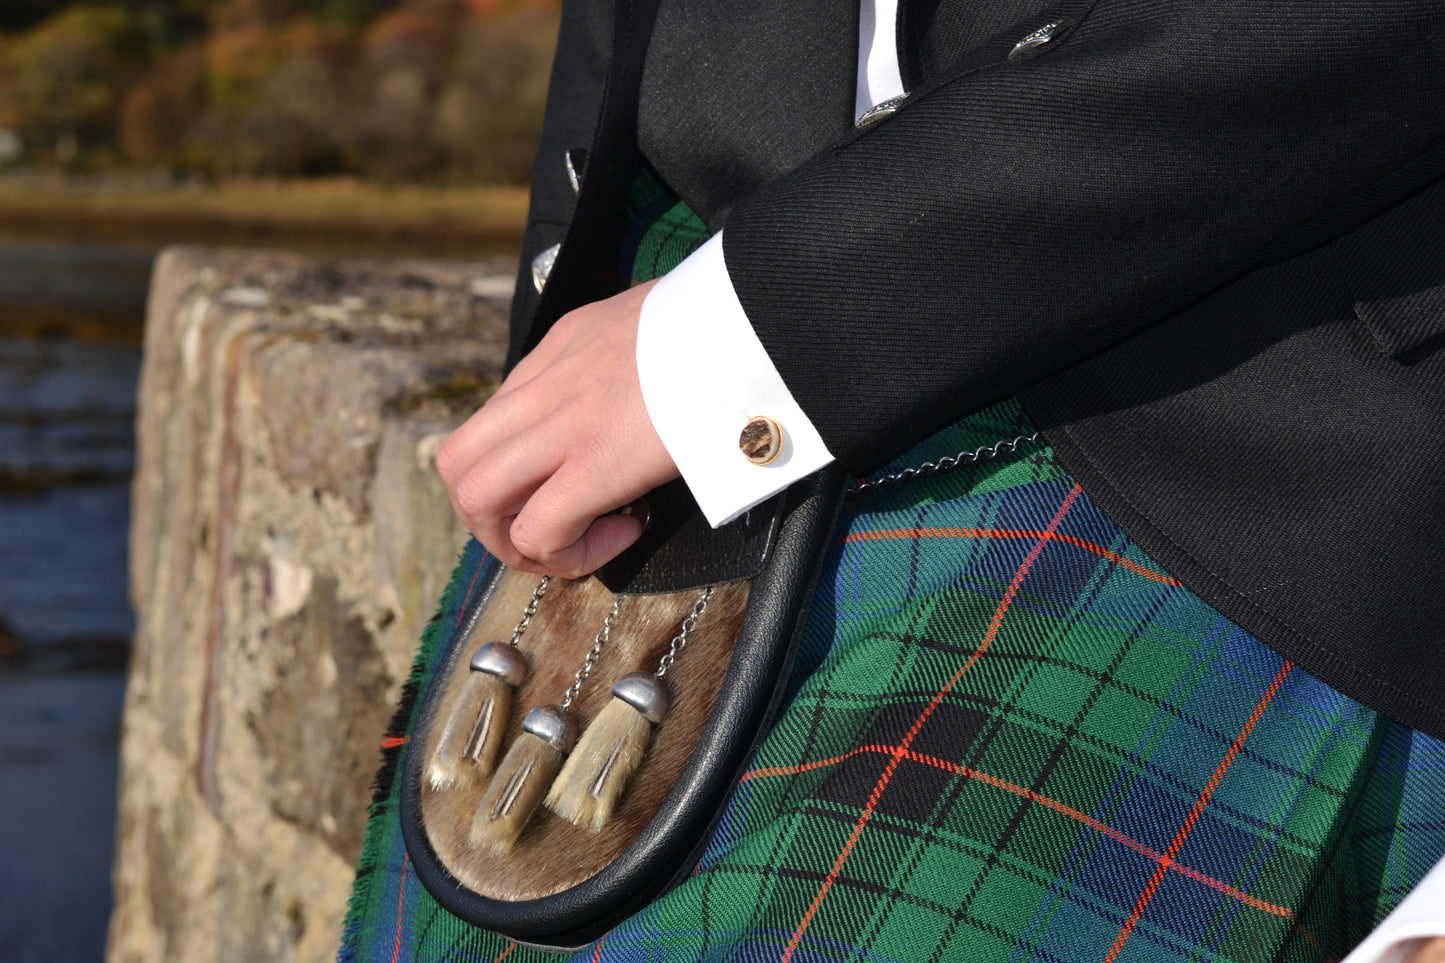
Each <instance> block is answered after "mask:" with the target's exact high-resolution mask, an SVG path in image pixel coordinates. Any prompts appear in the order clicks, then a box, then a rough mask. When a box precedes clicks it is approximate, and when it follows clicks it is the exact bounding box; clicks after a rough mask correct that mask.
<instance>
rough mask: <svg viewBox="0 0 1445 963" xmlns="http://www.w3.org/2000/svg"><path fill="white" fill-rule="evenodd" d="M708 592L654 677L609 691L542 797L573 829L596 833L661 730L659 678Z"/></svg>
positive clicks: (663, 699) (631, 677) (637, 675)
mask: <svg viewBox="0 0 1445 963" xmlns="http://www.w3.org/2000/svg"><path fill="white" fill-rule="evenodd" d="M711 598H712V589H711V588H709V589H707V590H706V591H705V592H703V593H702V597H701V598H699V599H698V600H697V602H696V603H695V604H694V605H693V607H692V612H691V613H690V614H689V615H688V617H687V618H686V619H684V620H683V623H682V630H681V631H680V632H679V633H678V634H677V637H676V638H674V639H673V640H672V645H671V646H670V647H669V648H668V650H667V654H666V655H664V656H663V657H662V661H661V663H660V664H659V665H658V667H657V671H656V672H654V673H648V672H632V673H629V674H628V675H625V676H623V677H622V678H621V679H618V680H617V684H616V685H614V686H613V687H612V701H611V702H609V703H607V706H606V707H605V708H604V709H603V710H602V711H601V712H600V713H598V715H597V718H596V719H595V720H593V722H592V724H591V725H590V726H588V727H587V731H586V732H585V733H583V734H582V741H581V742H579V743H578V744H577V749H576V751H575V752H573V753H572V755H571V756H570V757H569V758H568V759H567V764H566V765H565V766H564V767H563V768H562V773H561V775H559V776H558V777H557V781H556V782H555V783H554V784H553V785H552V790H551V792H549V793H547V801H546V802H547V808H549V809H551V810H552V811H553V812H555V813H556V814H557V815H559V816H561V817H562V818H563V819H566V820H567V821H568V822H570V823H572V824H573V825H574V826H581V827H584V828H586V829H590V830H591V831H592V832H594V833H597V832H601V831H602V827H604V826H606V825H607V821H608V820H609V819H611V818H612V814H613V813H614V812H616V810H617V803H618V800H619V799H620V798H621V796H622V791H623V790H624V789H625V788H626V787H627V782H628V780H629V779H631V778H632V774H633V773H634V772H636V771H637V768H638V767H639V766H641V765H642V761H643V759H645V758H646V757H647V745H648V742H649V741H650V740H651V738H652V731H653V729H655V728H656V727H657V726H659V725H661V724H662V720H663V718H664V717H665V716H666V715H667V710H668V706H669V705H670V704H671V702H672V696H671V694H670V693H669V692H668V691H667V684H666V683H664V682H663V681H662V679H663V676H665V675H667V671H668V670H669V669H671V668H672V666H673V663H675V662H676V661H677V657H678V654H679V653H681V652H682V650H683V648H685V647H686V646H687V641H688V638H689V637H690V636H691V635H692V631H693V629H694V628H695V627H696V625H697V620H698V618H699V617H700V616H701V615H702V613H703V612H705V611H706V610H707V603H708V600H709V599H711Z"/></svg>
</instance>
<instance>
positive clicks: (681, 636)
mask: <svg viewBox="0 0 1445 963" xmlns="http://www.w3.org/2000/svg"><path fill="white" fill-rule="evenodd" d="M711 598H712V586H711V585H709V586H708V587H707V590H706V591H705V592H703V593H702V597H701V598H699V599H698V600H697V601H696V602H694V603H693V604H692V613H691V614H689V615H688V617H687V618H685V619H683V620H682V631H681V632H678V633H677V635H676V636H675V637H673V640H672V645H670V646H668V649H667V655H664V656H663V657H662V661H661V662H659V663H658V664H657V673H656V674H657V677H658V678H659V679H661V678H662V677H663V676H665V675H667V670H668V669H670V668H672V664H673V663H674V662H676V661H677V657H678V655H679V654H680V653H681V652H682V650H683V649H685V648H687V640H688V638H689V637H690V636H691V635H692V630H693V629H694V628H695V627H696V626H697V620H698V617H699V616H701V615H702V613H704V612H706V611H707V603H708V600H709V599H711Z"/></svg>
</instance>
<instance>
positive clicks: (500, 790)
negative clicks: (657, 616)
mask: <svg viewBox="0 0 1445 963" xmlns="http://www.w3.org/2000/svg"><path fill="white" fill-rule="evenodd" d="M625 598H626V596H622V595H619V596H617V597H616V598H615V599H614V600H613V602H612V611H611V612H610V613H608V615H607V619H606V620H605V621H604V622H603V623H602V631H600V632H598V633H597V638H595V639H594V640H593V641H592V648H591V650H590V651H589V652H588V653H587V658H586V659H585V660H584V661H583V663H582V668H580V669H578V670H577V674H576V675H575V676H573V678H572V685H571V686H569V687H568V688H567V691H566V693H564V694H563V696H562V703H561V705H555V706H537V708H535V709H533V710H532V711H531V712H529V713H527V717H526V718H525V719H523V720H522V734H521V735H520V736H518V737H517V741H516V742H514V743H512V747H511V748H510V749H508V750H507V756H506V758H505V759H503V760H502V765H501V766H500V767H499V768H498V769H497V773H496V775H494V776H493V777H492V784H491V785H490V786H488V787H487V794H486V795H485V796H483V797H482V802H481V805H479V806H477V811H476V813H475V814H473V816H472V829H471V833H470V839H471V841H472V843H473V844H474V845H476V846H478V847H480V848H483V849H490V850H492V851H493V852H498V853H505V852H508V851H509V850H510V849H511V848H512V846H513V844H515V843H516V841H517V837H518V836H520V835H522V830H523V829H525V828H526V826H527V821H528V820H530V819H531V818H532V814H533V813H534V812H536V811H537V807H538V806H539V805H541V802H542V797H543V796H545V795H546V794H547V789H548V787H549V786H551V785H552V780H554V779H556V778H557V772H558V770H560V769H561V768H562V761H563V760H564V759H565V758H566V757H567V754H568V753H569V752H571V751H572V746H573V745H574V744H575V743H576V742H577V723H576V721H575V720H574V719H573V718H572V716H571V715H570V714H568V710H569V709H571V708H572V703H573V702H576V701H577V697H578V696H579V695H581V694H582V683H584V682H586V681H587V677H588V676H589V675H591V674H592V670H593V668H595V667H596V665H597V660H598V659H600V658H601V657H602V649H603V647H604V646H606V645H607V642H608V640H610V639H611V638H612V626H613V625H614V624H615V623H616V622H617V615H618V613H619V612H621V611H622V602H623V600H624V599H625Z"/></svg>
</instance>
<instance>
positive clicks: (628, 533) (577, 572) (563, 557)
mask: <svg viewBox="0 0 1445 963" xmlns="http://www.w3.org/2000/svg"><path fill="white" fill-rule="evenodd" d="M514 524H515V523H514ZM641 536H642V522H641V521H640V520H639V519H637V518H634V517H632V516H630V515H618V514H608V515H603V516H601V517H599V518H595V519H593V520H592V523H591V524H590V525H588V526H587V528H586V529H585V530H584V531H583V533H582V536H581V537H580V538H578V539H577V540H576V541H574V542H573V543H572V544H570V545H567V546H564V547H563V548H561V549H559V550H557V551H555V552H552V553H550V554H549V556H548V559H547V561H546V562H536V561H535V560H534V559H531V558H530V557H529V558H528V562H533V563H535V564H537V565H539V566H540V567H539V569H538V571H539V573H540V574H550V575H557V576H560V577H561V578H580V577H581V576H583V575H588V574H590V573H592V572H595V571H597V570H598V569H599V568H601V567H602V566H604V565H606V564H607V563H608V562H610V561H612V560H613V559H614V558H616V557H617V556H618V555H621V554H622V553H623V552H624V551H626V550H627V549H628V548H630V547H631V546H632V544H633V543H634V542H636V541H637V540H638V538H640V537H641ZM514 544H515V536H514ZM528 571H531V569H528Z"/></svg>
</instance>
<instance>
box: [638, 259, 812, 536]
mask: <svg viewBox="0 0 1445 963" xmlns="http://www.w3.org/2000/svg"><path fill="white" fill-rule="evenodd" d="M637 372H638V375H639V377H640V378H641V381H642V398H643V400H644V401H645V402H646V404H647V413H648V415H649V416H650V417H651V418H652V425H653V427H654V428H656V429H657V433H658V435H659V436H660V437H661V438H662V443H663V444H664V445H665V446H666V447H667V452H668V454H669V455H671V456H672V460H673V461H674V462H676V463H677V467H678V470H679V471H680V472H682V477H683V479H684V480H685V481H686V482H687V487H688V488H689V489H690V490H691V491H692V497H693V498H694V499H696V500H697V503H698V505H699V506H700V507H701V508H702V512H703V514H704V515H705V516H707V520H708V522H709V523H710V524H711V525H712V526H713V527H714V528H716V527H717V526H719V525H722V524H725V523H726V522H730V521H732V520H733V519H734V518H737V517H738V516H739V515H741V514H742V513H743V512H745V511H747V510H748V509H749V508H752V507H753V506H754V505H757V504H758V503H759V502H762V501H765V500H766V499H768V498H769V497H770V496H772V495H774V494H776V493H778V492H780V491H782V490H783V489H784V488H787V487H788V486H789V485H791V484H792V483H793V482H795V481H797V480H798V479H800V478H803V477H804V476H806V475H810V474H812V473H813V472H815V471H817V470H818V469H819V468H822V467H823V466H824V465H826V464H828V463H829V462H831V461H832V460H833V456H832V455H831V454H830V453H829V452H828V448H827V446H826V445H824V444H823V439H822V438H821V437H820V436H819V435H818V431H817V429H816V428H814V427H813V423H812V422H811V421H809V420H808V416H807V415H805V414H803V409H802V408H800V407H798V403H797V402H796V401H794V400H793V394H792V392H791V391H789V390H788V386H787V385H785V384H784V383H783V379H782V377H781V376H780V375H779V374H778V369H777V368H775V367H774V366H773V362H772V359H771V358H769V357H768V352H767V350H766V349H765V348H764V347H763V344H762V342H761V341H759V340H758V336H757V335H756V334H754V333H753V329H752V325H750V324H749V323H748V318H747V315H746V314H745V313H744V312H743V306H742V305H741V304H740V303H738V296H737V292H735V291H734V290H733V284H732V280H731V279H730V278H729V277H728V273H727V265H726V264H725V263H724V261H723V249H722V235H721V234H716V235H714V236H713V237H712V238H710V239H709V240H708V241H707V243H705V244H703V246H702V247H700V248H698V249H697V250H696V251H694V252H693V253H692V254H691V255H690V256H689V257H688V258H687V260H685V261H683V262H682V263H681V264H679V265H678V266H677V267H676V268H674V269H673V270H672V271H670V272H669V273H668V274H667V275H666V276H664V277H663V279H662V280H661V281H659V282H658V283H657V284H656V285H655V286H654V287H653V289H652V290H651V291H649V292H648V294H647V297H646V299H644V300H643V302H642V317H641V320H640V322H639V324H638V329H637ZM758 416H763V417H767V418H771V419H772V420H773V421H775V422H776V423H777V424H778V425H779V426H780V427H781V428H782V430H783V431H782V433H783V444H782V451H781V453H780V454H779V455H778V457H777V458H775V459H774V460H773V461H772V462H771V463H769V464H767V465H756V464H753V463H752V462H750V461H748V460H747V458H745V457H744V456H743V454H742V452H741V451H739V449H738V436H739V434H740V433H741V432H742V430H743V426H744V425H746V424H747V423H748V421H749V420H751V419H752V418H755V417H758Z"/></svg>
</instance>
